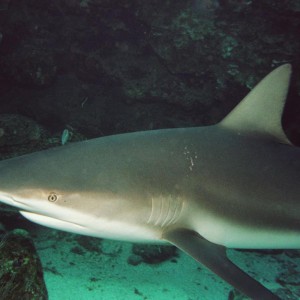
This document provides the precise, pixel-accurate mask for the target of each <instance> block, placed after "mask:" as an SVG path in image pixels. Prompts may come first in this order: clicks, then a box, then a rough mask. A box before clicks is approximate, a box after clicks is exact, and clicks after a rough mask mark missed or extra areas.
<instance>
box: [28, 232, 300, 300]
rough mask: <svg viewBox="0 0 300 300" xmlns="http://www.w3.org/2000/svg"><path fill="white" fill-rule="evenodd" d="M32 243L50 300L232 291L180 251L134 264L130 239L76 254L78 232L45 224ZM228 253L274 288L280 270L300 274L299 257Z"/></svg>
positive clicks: (184, 299)
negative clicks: (169, 257)
mask: <svg viewBox="0 0 300 300" xmlns="http://www.w3.org/2000/svg"><path fill="white" fill-rule="evenodd" d="M34 242H35V245H36V248H37V250H38V253H39V255H40V258H41V261H42V265H43V268H44V278H45V282H46V286H47V289H48V293H49V299H50V300H71V299H72V300H95V299H99V300H100V299H105V300H106V299H109V300H121V299H122V300H124V299H137V300H140V299H144V300H145V299H147V300H162V299H163V300H169V299H174V300H200V299H201V300H223V299H224V300H225V299H226V300H227V299H228V294H229V292H230V290H231V287H230V286H229V285H227V284H226V283H224V282H223V281H222V280H221V279H220V278H218V277H217V276H216V275H214V274H212V273H211V272H210V271H209V270H207V269H206V268H204V267H203V266H201V265H200V264H199V263H197V262H196V261H194V260H193V259H192V258H191V257H189V256H187V255H186V254H184V253H182V252H181V251H179V250H178V254H179V255H178V257H177V258H176V261H175V262H174V261H170V260H169V261H165V262H163V263H160V264H155V265H149V264H145V263H141V264H139V265H137V266H133V265H130V264H128V262H127V259H128V257H129V256H130V255H131V247H132V244H130V243H126V242H119V241H110V240H100V239H99V246H100V245H101V251H100V252H99V251H94V250H92V251H87V250H85V251H84V252H83V253H80V254H77V253H74V251H71V249H73V248H74V247H78V242H77V240H76V235H74V234H69V233H62V232H58V231H55V230H51V229H47V228H44V227H40V228H39V229H38V231H37V232H36V235H35V237H34ZM93 242H94V243H95V240H94V241H93ZM96 243H97V241H96ZM79 248H80V247H79ZM82 249H83V248H82ZM228 254H229V257H230V258H231V259H232V260H234V261H235V262H236V263H237V264H238V265H239V266H241V267H242V268H243V269H244V270H245V271H247V272H248V273H249V274H251V275H252V276H254V277H255V278H256V279H259V280H260V281H261V283H263V284H264V285H266V286H267V287H268V288H270V289H272V290H273V291H274V290H277V289H278V288H282V286H281V285H280V284H279V283H277V282H276V277H278V276H279V274H281V273H284V272H285V271H286V270H287V269H291V268H293V270H295V269H297V270H298V271H299V273H298V275H299V274H300V258H290V257H289V256H287V255H285V254H277V255H269V254H268V255H264V254H260V253H253V252H250V253H249V252H238V251H234V250H229V252H228ZM299 276H300V275H299ZM287 299H293V298H287ZM295 299H297V298H295Z"/></svg>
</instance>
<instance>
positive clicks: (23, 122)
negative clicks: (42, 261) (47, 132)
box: [0, 114, 42, 147]
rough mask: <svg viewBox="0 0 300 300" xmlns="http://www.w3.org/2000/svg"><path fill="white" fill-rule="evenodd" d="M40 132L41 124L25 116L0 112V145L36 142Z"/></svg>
mask: <svg viewBox="0 0 300 300" xmlns="http://www.w3.org/2000/svg"><path fill="white" fill-rule="evenodd" d="M41 134H42V128H41V126H39V125H38V124H37V123H35V122H34V121H33V120H31V119H29V118H27V117H24V116H22V115H17V114H0V147H2V146H13V145H22V144H27V143H32V142H37V141H38V140H39V139H40V138H41Z"/></svg>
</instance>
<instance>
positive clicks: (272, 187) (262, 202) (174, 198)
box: [0, 64, 300, 300]
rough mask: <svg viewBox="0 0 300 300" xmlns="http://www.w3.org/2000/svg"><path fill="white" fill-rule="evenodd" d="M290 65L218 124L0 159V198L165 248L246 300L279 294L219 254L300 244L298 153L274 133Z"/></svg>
mask: <svg viewBox="0 0 300 300" xmlns="http://www.w3.org/2000/svg"><path fill="white" fill-rule="evenodd" d="M290 77H291V65H290V64H284V65H282V66H280V67H278V68H276V69H275V70H273V71H272V72H271V73H269V74H268V75H267V76H266V77H265V78H264V79H263V80H262V81H260V82H259V83H258V84H257V85H256V86H255V87H254V88H253V89H252V90H251V91H250V93H249V94H248V95H247V96H246V97H245V98H244V99H243V100H242V101H241V102H240V103H239V104H238V105H237V106H236V107H235V108H234V109H233V110H232V111H231V112H230V113H229V114H228V115H227V116H226V117H225V118H224V119H223V120H222V121H221V122H219V123H217V124H215V125H209V126H202V127H191V128H172V129H159V130H150V131H140V132H133V133H123V134H117V135H112V136H105V137H100V138H95V139H91V140H86V141H82V142H76V143H70V144H68V145H64V146H60V147H56V148H51V149H48V150H43V151H39V152H35V153H31V154H27V155H23V156H19V157H15V158H11V159H7V160H3V161H1V162H0V202H2V203H5V204H7V205H11V206H14V207H16V208H17V209H18V210H19V212H20V213H21V214H22V215H23V216H24V217H25V218H27V219H29V220H31V221H33V222H36V223H38V224H41V225H44V226H48V227H51V228H55V229H59V230H64V231H69V232H73V233H77V234H83V235H88V236H93V237H101V238H109V239H117V240H125V241H131V242H144V243H170V244H173V245H175V246H177V247H178V248H179V249H181V250H183V251H184V252H186V253H187V254H188V255H190V256H192V257H193V258H194V259H195V260H196V261H198V262H200V263H201V264H203V265H205V266H206V267H207V268H209V269H210V270H211V271H212V272H214V273H215V274H217V275H218V276H219V277H221V278H222V279H224V280H225V281H226V282H227V283H229V284H230V285H232V286H233V287H235V288H237V289H238V290H240V291H241V292H242V293H244V294H245V295H247V296H249V297H250V298H252V299H264V300H274V299H280V298H279V297H278V296H277V295H276V294H275V293H273V292H272V291H271V290H270V289H268V288H266V287H265V286H264V285H262V284H261V283H260V282H259V281H257V280H256V279H254V278H253V277H251V276H250V275H249V274H247V273H246V272H245V271H243V270H242V269H241V268H240V267H238V266H237V265H236V264H235V263H234V262H233V261H232V260H231V259H229V258H228V256H227V253H226V250H227V248H236V249H299V248H300V184H299V178H300V149H299V148H298V147H296V146H294V145H293V144H292V143H291V141H290V140H289V138H288V137H287V135H286V134H285V132H284V130H283V128H282V122H281V119H282V114H283V111H284V106H285V102H286V97H287V93H288V90H289V82H290Z"/></svg>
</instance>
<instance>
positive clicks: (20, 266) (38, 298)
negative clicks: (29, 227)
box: [0, 229, 48, 300]
mask: <svg viewBox="0 0 300 300" xmlns="http://www.w3.org/2000/svg"><path fill="white" fill-rule="evenodd" d="M0 299H9V300H20V299H22V300H47V299H48V292H47V289H46V286H45V283H44V278H43V271H42V265H41V262H40V260H39V258H38V256H37V253H36V250H35V247H34V244H33V242H32V240H31V239H30V238H29V235H28V233H27V231H25V230H20V229H16V230H14V231H12V232H9V233H6V234H5V235H4V236H3V237H2V239H1V241H0Z"/></svg>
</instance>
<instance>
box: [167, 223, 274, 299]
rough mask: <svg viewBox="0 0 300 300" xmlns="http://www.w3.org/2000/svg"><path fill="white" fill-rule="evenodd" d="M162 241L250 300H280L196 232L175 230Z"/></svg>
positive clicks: (224, 251)
mask: <svg viewBox="0 0 300 300" xmlns="http://www.w3.org/2000/svg"><path fill="white" fill-rule="evenodd" d="M163 239H164V240H166V241H168V242H170V243H172V244H174V245H175V246H177V247H178V248H179V249H181V250H183V251H184V252H186V253H187V254H189V255H190V256H192V257H193V258H194V259H195V260H197V261H199V262H200V263H202V264H203V265H205V266H206V267H207V268H209V269H210V270H212V271H213V272H214V273H216V274H217V275H218V276H220V277H221V278H223V279H224V280H225V281H227V282H228V283H229V284H231V285H232V286H234V287H235V288H237V289H238V290H240V291H241V292H243V293H244V294H245V295H247V296H249V297H250V298H251V299H257V300H258V299H260V300H261V299H264V300H279V299H280V298H278V297H277V296H276V295H274V294H273V293H272V292H271V291H269V290H268V289H267V288H265V287H264V286H263V285H261V284H260V283H259V282H258V281H256V280H255V279H253V278H252V277H250V276H249V275H248V274H246V273H245V272H244V271H242V270H241V269H240V268H239V267H237V266H236V265H235V264H234V263H233V262H232V261H230V260H229V259H228V257H227V255H226V248H225V247H223V246H220V245H217V244H214V243H211V242H209V241H208V240H206V239H204V238H203V237H202V236H201V235H199V234H198V233H197V232H195V231H192V230H188V229H175V230H171V231H167V232H165V233H164V234H163Z"/></svg>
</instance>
